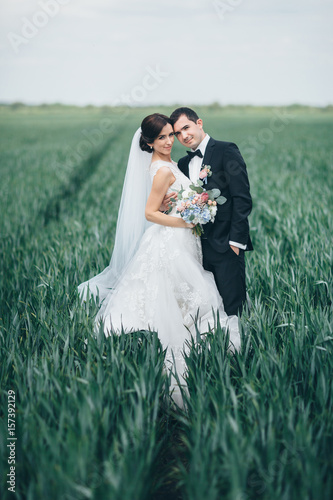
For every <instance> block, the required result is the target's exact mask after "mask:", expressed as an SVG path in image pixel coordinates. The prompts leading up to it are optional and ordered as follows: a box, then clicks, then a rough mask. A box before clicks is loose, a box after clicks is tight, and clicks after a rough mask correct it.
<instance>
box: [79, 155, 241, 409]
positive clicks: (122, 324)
mask: <svg viewBox="0 0 333 500" xmlns="http://www.w3.org/2000/svg"><path fill="white" fill-rule="evenodd" d="M163 166H167V167H168V168H170V170H171V171H172V173H173V175H174V176H175V179H176V180H175V182H174V183H173V184H172V185H171V186H170V188H169V190H168V192H171V191H178V190H180V189H181V188H182V187H183V188H185V189H186V188H188V187H189V185H190V184H191V181H190V180H189V179H188V178H187V177H186V176H185V175H184V174H183V173H182V172H181V171H180V170H179V169H178V167H177V164H176V163H174V162H172V163H169V162H165V161H155V162H153V163H152V164H151V166H150V176H151V179H152V180H153V177H154V175H155V174H156V172H157V171H158V170H159V168H161V167H163ZM169 215H170V216H172V217H180V215H179V214H178V213H177V212H176V208H175V207H174V208H173V209H172V211H171V212H170V214H169ZM88 284H89V281H88V282H86V283H85V284H82V285H88ZM82 285H81V291H82ZM79 289H80V287H79ZM212 309H213V310H214V311H215V314H216V312H217V311H219V318H220V323H221V325H222V326H226V327H228V328H229V332H230V348H231V350H234V349H237V350H238V349H239V347H240V335H239V326H238V318H237V316H230V317H228V316H227V314H226V313H225V312H224V308H223V303H222V299H221V297H220V295H219V292H218V290H217V288H216V285H215V281H214V277H213V274H212V273H210V272H207V271H205V270H204V269H203V267H202V253H201V242H200V238H199V237H197V236H195V235H194V234H193V233H192V231H191V229H186V228H184V229H183V228H174V227H167V226H162V225H159V224H153V225H151V226H150V227H148V229H147V230H146V231H145V233H144V234H143V236H142V239H141V241H140V245H139V247H138V250H137V252H136V253H135V255H134V257H133V258H132V260H131V262H130V264H129V266H128V268H127V269H126V272H125V273H124V275H123V276H122V278H121V279H120V281H119V282H118V283H117V285H116V287H115V288H114V289H112V290H110V292H109V294H108V295H107V296H106V298H105V300H104V302H103V308H102V309H101V311H102V312H101V313H100V314H99V315H98V316H97V320H96V321H99V320H102V321H103V324H104V332H105V334H106V335H110V334H111V332H118V333H119V332H120V331H121V330H122V329H123V330H125V331H130V330H143V329H150V330H152V331H157V333H158V337H159V339H160V341H161V343H162V346H163V348H164V349H165V348H167V353H166V360H167V362H171V363H172V368H176V370H177V373H178V375H179V377H180V380H181V381H182V382H181V383H182V384H184V385H185V382H184V381H183V380H182V375H183V374H184V371H185V368H186V365H185V361H184V358H183V355H182V351H183V350H185V351H186V349H187V348H186V345H185V340H186V339H190V333H189V332H191V334H192V335H193V336H194V338H196V337H195V336H196V330H195V318H196V316H197V313H198V311H199V316H198V322H197V327H199V330H200V332H202V333H205V332H208V331H209V325H210V326H211V327H213V326H214V315H213V311H212ZM172 353H173V354H174V358H175V363H176V366H173V356H172ZM172 381H173V384H172V385H173V388H174V389H175V391H174V394H173V397H174V400H175V401H176V402H177V403H178V404H179V405H181V404H182V402H181V397H180V394H179V388H177V386H176V383H175V379H174V378H172ZM185 386H186V385H185Z"/></svg>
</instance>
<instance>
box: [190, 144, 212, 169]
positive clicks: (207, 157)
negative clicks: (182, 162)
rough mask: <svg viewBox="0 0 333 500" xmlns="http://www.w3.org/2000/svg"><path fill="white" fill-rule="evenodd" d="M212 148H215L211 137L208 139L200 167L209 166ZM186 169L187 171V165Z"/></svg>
mask: <svg viewBox="0 0 333 500" xmlns="http://www.w3.org/2000/svg"><path fill="white" fill-rule="evenodd" d="M214 147H215V140H214V139H213V138H212V137H211V138H210V139H209V141H208V144H207V147H206V151H205V155H204V157H203V160H202V166H203V165H210V159H211V157H212V154H213V151H214ZM202 166H201V168H202ZM187 169H188V165H187Z"/></svg>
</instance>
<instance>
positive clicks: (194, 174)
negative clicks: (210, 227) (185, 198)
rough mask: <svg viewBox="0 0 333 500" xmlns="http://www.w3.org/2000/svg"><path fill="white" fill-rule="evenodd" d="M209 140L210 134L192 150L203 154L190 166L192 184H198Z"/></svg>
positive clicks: (236, 244)
mask: <svg viewBox="0 0 333 500" xmlns="http://www.w3.org/2000/svg"><path fill="white" fill-rule="evenodd" d="M209 139H210V136H209V135H208V134H206V135H205V137H204V138H203V139H202V141H201V142H200V144H199V146H198V147H197V148H196V149H192V151H196V150H197V149H200V151H201V153H202V158H199V156H194V157H193V158H192V159H191V160H190V162H189V164H188V172H189V177H190V179H191V181H192V182H196V181H197V180H198V179H199V173H200V170H201V165H202V161H203V157H204V156H205V151H206V147H207V144H208V141H209ZM229 245H232V246H234V247H237V248H241V249H242V250H245V249H246V245H243V244H242V243H237V241H229Z"/></svg>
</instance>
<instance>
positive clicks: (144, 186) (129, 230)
mask: <svg viewBox="0 0 333 500" xmlns="http://www.w3.org/2000/svg"><path fill="white" fill-rule="evenodd" d="M140 134H141V127H140V128H138V130H137V131H136V132H135V134H134V136H133V139H132V144H131V149H130V153H129V158H128V163H127V169H126V175H125V180H124V185H123V191H122V195H121V201H120V206H119V212H118V219H117V228H116V236H115V243H114V248H113V252H112V256H111V260H110V263H109V265H108V266H107V267H106V268H105V269H104V271H102V272H101V273H100V274H98V275H97V276H94V277H93V278H90V279H89V280H88V281H85V282H84V283H81V284H80V285H79V286H78V292H79V294H80V296H81V298H82V299H83V300H88V298H89V296H93V297H94V298H95V299H97V298H98V300H99V301H100V302H102V301H104V302H106V301H105V299H106V297H107V296H108V295H109V293H110V292H111V291H112V289H114V288H115V286H116V285H117V283H118V282H119V280H120V278H121V276H122V275H123V273H124V271H125V269H126V268H127V266H128V264H129V263H130V261H131V259H132V258H133V256H134V254H135V252H136V250H137V249H138V246H139V244H140V240H141V238H142V236H143V234H144V232H145V231H146V229H147V228H148V227H149V225H150V224H151V223H150V222H148V221H147V220H146V218H145V206H146V203H147V199H148V196H149V193H150V190H151V179H150V175H149V166H150V163H151V158H152V155H151V153H146V152H145V151H142V150H141V148H140V145H139V140H140ZM102 313H103V305H102V308H101V309H100V311H99V313H98V316H99V317H100V316H101V315H102Z"/></svg>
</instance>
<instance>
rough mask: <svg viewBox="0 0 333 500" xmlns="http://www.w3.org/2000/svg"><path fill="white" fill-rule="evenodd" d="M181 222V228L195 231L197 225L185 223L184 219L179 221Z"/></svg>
mask: <svg viewBox="0 0 333 500" xmlns="http://www.w3.org/2000/svg"><path fill="white" fill-rule="evenodd" d="M179 221H180V223H181V226H180V227H184V228H186V229H193V228H194V227H195V224H192V223H188V222H185V221H184V219H179Z"/></svg>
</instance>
